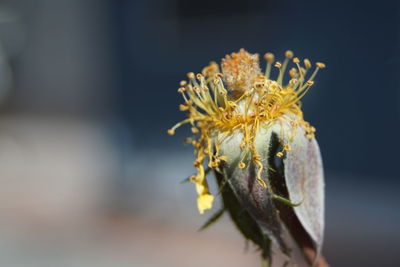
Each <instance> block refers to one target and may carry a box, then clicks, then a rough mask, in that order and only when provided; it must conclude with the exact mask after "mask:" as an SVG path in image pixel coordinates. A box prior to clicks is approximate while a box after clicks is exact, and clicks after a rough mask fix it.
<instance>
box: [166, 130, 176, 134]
mask: <svg viewBox="0 0 400 267" xmlns="http://www.w3.org/2000/svg"><path fill="white" fill-rule="evenodd" d="M167 133H168V134H169V135H174V134H175V130H174V129H169V130H168V131H167Z"/></svg>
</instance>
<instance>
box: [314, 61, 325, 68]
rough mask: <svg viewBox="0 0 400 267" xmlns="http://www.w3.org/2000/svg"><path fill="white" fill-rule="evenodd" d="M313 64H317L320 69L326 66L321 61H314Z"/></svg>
mask: <svg viewBox="0 0 400 267" xmlns="http://www.w3.org/2000/svg"><path fill="white" fill-rule="evenodd" d="M315 65H317V67H318V68H320V69H323V68H325V67H326V65H325V64H324V63H322V62H317V63H315Z"/></svg>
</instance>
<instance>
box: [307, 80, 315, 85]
mask: <svg viewBox="0 0 400 267" xmlns="http://www.w3.org/2000/svg"><path fill="white" fill-rule="evenodd" d="M306 84H307V85H308V86H311V85H313V84H314V81H307V82H306Z"/></svg>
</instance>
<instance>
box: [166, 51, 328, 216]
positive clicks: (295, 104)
mask: <svg viewBox="0 0 400 267" xmlns="http://www.w3.org/2000/svg"><path fill="white" fill-rule="evenodd" d="M264 58H265V60H266V62H267V66H266V70H265V72H264V73H262V72H261V69H260V65H259V55H258V54H250V53H248V52H247V51H245V50H244V49H241V50H240V51H239V52H238V53H232V54H230V55H227V56H226V57H225V58H224V59H222V61H221V69H222V73H220V66H219V65H218V64H217V63H215V62H211V63H210V64H209V65H208V66H207V67H205V68H204V69H203V71H202V73H201V74H200V73H199V74H194V73H193V72H190V73H188V74H187V77H188V81H181V83H180V86H181V87H180V88H179V89H178V92H179V93H180V94H181V95H182V97H183V100H184V103H183V104H181V105H180V110H181V111H185V112H187V113H188V114H187V118H186V119H185V120H183V121H181V122H179V123H177V124H176V125H175V126H173V127H172V128H171V129H169V130H168V133H169V134H171V135H173V134H174V132H175V129H176V128H178V127H179V126H181V125H183V124H190V126H191V131H192V133H193V136H192V137H190V138H189V139H188V140H187V141H188V142H190V143H191V144H192V145H193V146H194V149H195V157H196V160H195V161H194V164H193V165H194V167H195V168H196V169H197V174H195V175H193V176H192V177H190V181H192V182H194V183H195V185H196V191H197V194H198V198H197V206H198V209H199V212H200V213H203V212H204V210H207V209H210V208H211V207H212V202H213V200H214V197H213V196H212V195H211V194H210V192H209V189H208V185H207V181H206V177H205V176H206V174H205V169H204V163H205V161H207V165H208V168H212V169H217V168H218V167H219V166H220V164H221V163H222V162H226V161H227V160H228V158H229V156H230V155H227V154H224V153H221V149H220V148H221V145H222V144H223V143H224V142H225V140H227V139H228V138H230V137H232V136H233V135H238V133H239V135H238V136H240V142H239V144H238V146H239V147H240V150H241V151H242V152H243V153H241V158H240V159H239V161H238V162H237V167H238V168H240V169H243V168H246V166H247V165H248V164H249V163H250V162H252V163H254V164H255V165H256V166H257V181H258V183H259V185H260V186H261V187H264V188H266V187H267V185H266V183H265V180H264V179H262V173H263V170H264V169H265V167H267V166H264V165H265V164H264V163H263V160H262V158H261V155H260V153H259V151H258V149H257V145H256V144H255V142H256V138H257V135H259V133H260V129H264V130H268V129H269V128H271V127H272V126H273V125H277V124H278V125H281V130H282V131H283V130H286V131H287V130H289V131H291V133H288V136H291V137H289V138H288V139H286V140H281V141H282V142H286V143H285V145H284V146H283V149H282V151H279V152H277V154H276V155H277V157H283V156H284V155H285V152H286V151H289V150H290V149H291V147H290V145H289V143H290V141H291V138H293V137H294V136H295V135H296V129H297V128H298V127H301V129H303V132H304V135H305V136H307V138H309V139H312V138H314V133H315V128H314V127H312V126H311V125H310V124H309V123H308V122H306V121H305V120H304V118H303V113H302V111H301V102H300V100H301V98H302V97H303V96H304V95H305V94H306V93H307V91H308V90H309V88H310V87H311V86H313V85H314V78H315V75H316V74H317V72H318V70H319V69H322V68H324V67H325V65H324V64H323V63H316V68H315V69H314V70H313V72H312V73H311V75H309V72H310V71H311V68H312V65H311V62H310V61H309V60H308V59H304V60H303V64H301V62H300V59H298V58H297V57H293V52H292V51H286V53H285V59H284V60H283V62H282V63H281V62H279V61H276V62H275V59H274V55H273V54H271V53H267V54H265V55H264ZM291 60H292V61H293V63H294V67H292V68H290V69H289V71H288V73H289V76H290V78H289V79H288V82H286V83H285V82H284V80H285V72H286V70H287V68H288V63H289V61H291ZM272 67H275V68H277V70H278V73H279V74H278V76H277V78H276V79H273V78H271V75H270V74H271V69H272ZM282 139H283V138H282Z"/></svg>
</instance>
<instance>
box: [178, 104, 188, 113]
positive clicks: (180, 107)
mask: <svg viewBox="0 0 400 267" xmlns="http://www.w3.org/2000/svg"><path fill="white" fill-rule="evenodd" d="M188 109H189V107H188V106H187V105H184V104H180V105H179V110H180V111H185V110H188Z"/></svg>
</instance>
